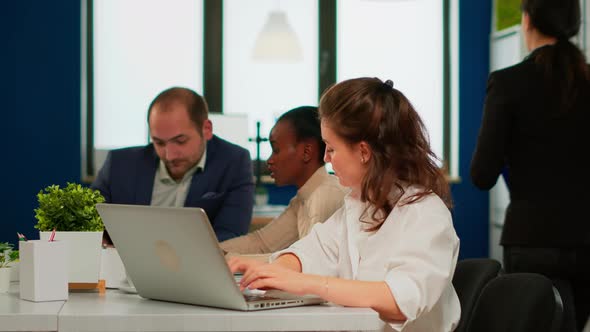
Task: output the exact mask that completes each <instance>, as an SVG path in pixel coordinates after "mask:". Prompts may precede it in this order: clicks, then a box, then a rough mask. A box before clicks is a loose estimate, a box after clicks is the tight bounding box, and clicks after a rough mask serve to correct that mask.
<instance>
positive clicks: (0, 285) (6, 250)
mask: <svg viewBox="0 0 590 332" xmlns="http://www.w3.org/2000/svg"><path fill="white" fill-rule="evenodd" d="M13 248H14V246H13V245H12V243H9V242H0V293H6V292H8V288H9V287H10V279H11V276H12V267H11V266H10V263H11V262H13V261H15V260H17V259H18V251H15V250H13Z"/></svg>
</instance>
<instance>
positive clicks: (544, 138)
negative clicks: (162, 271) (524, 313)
mask: <svg viewBox="0 0 590 332" xmlns="http://www.w3.org/2000/svg"><path fill="white" fill-rule="evenodd" d="M522 11H523V13H522V30H523V33H524V37H525V41H526V45H527V48H528V49H529V51H532V53H531V54H530V55H529V56H528V57H527V58H526V59H525V60H524V61H522V62H521V63H519V64H517V65H515V66H512V67H509V68H506V69H503V70H499V71H496V72H493V73H492V74H491V75H490V77H489V81H488V89H487V98H486V102H485V107H484V114H483V120H482V125H481V129H480V133H479V139H478V143H477V147H476V150H475V153H474V156H473V160H472V163H471V179H472V181H473V183H474V184H475V185H476V186H477V187H479V188H481V189H485V190H488V189H490V188H492V187H493V186H494V184H495V183H496V180H497V178H498V175H499V174H500V172H501V170H502V169H503V168H506V169H507V171H508V179H509V188H510V205H509V206H508V209H507V211H506V218H505V222H504V229H503V231H502V238H501V241H500V244H501V245H502V246H503V247H504V268H505V270H506V271H507V272H509V273H510V272H536V273H541V274H544V275H546V276H548V277H549V278H551V279H553V281H554V285H555V286H556V288H557V289H558V290H559V293H560V295H561V298H562V300H563V303H564V310H565V311H564V314H565V316H564V321H563V322H564V325H563V329H562V330H563V331H576V325H577V330H581V329H582V328H583V326H584V323H585V322H586V320H587V319H588V316H589V314H590V218H589V217H588V213H587V210H586V208H585V206H586V204H588V201H589V198H590V197H589V194H588V189H587V188H588V186H589V185H590V180H589V179H588V177H586V176H585V174H586V173H587V168H588V166H587V162H586V158H587V156H586V153H585V151H587V150H588V138H587V128H586V127H587V125H588V123H590V68H589V66H588V65H587V64H586V60H585V58H584V55H583V53H582V52H581V51H580V50H579V49H578V48H577V47H576V46H575V45H574V44H572V43H571V42H570V41H569V39H570V38H572V37H573V36H575V35H576V34H577V33H578V31H579V29H580V4H579V1H578V0H523V1H522ZM574 308H575V310H574ZM574 316H575V317H574Z"/></svg>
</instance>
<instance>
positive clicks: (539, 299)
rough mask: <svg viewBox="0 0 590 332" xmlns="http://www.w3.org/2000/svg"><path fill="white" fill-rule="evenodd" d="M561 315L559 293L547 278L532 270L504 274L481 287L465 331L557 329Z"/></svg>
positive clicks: (520, 331)
mask: <svg viewBox="0 0 590 332" xmlns="http://www.w3.org/2000/svg"><path fill="white" fill-rule="evenodd" d="M562 315H563V306H562V305H561V297H560V296H559V293H558V292H556V291H555V288H554V287H553V284H552V283H551V280H550V279H548V278H546V277H545V276H543V275H540V274H536V273H511V274H505V275H501V276H498V277H496V278H495V279H493V280H491V281H490V282H489V283H488V284H487V285H486V286H485V287H484V289H483V291H482V293H481V295H480V297H479V299H478V300H477V303H476V304H475V308H474V310H473V315H472V317H471V319H470V321H469V324H468V327H467V331H477V332H529V331H530V332H543V331H547V332H552V331H558V330H559V328H560V326H561V319H562Z"/></svg>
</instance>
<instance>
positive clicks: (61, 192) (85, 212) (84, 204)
mask: <svg viewBox="0 0 590 332" xmlns="http://www.w3.org/2000/svg"><path fill="white" fill-rule="evenodd" d="M37 200H38V202H39V207H38V208H36V209H35V218H36V219H37V224H36V225H35V228H37V229H38V230H40V231H45V232H49V231H52V230H53V229H56V230H57V231H70V232H97V231H102V230H104V224H103V223H102V219H100V216H99V215H98V211H96V207H95V206H96V204H97V203H103V202H104V197H103V196H102V194H101V193H100V192H99V191H98V190H93V189H91V188H88V187H83V186H82V185H80V184H76V183H69V182H68V184H67V186H66V187H65V188H60V187H59V185H51V186H48V187H46V188H45V189H43V190H41V191H39V193H38V194H37Z"/></svg>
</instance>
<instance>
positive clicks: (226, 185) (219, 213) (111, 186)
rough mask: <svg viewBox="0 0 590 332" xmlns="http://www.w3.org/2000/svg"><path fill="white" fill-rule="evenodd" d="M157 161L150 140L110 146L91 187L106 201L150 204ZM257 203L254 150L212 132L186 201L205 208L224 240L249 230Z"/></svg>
mask: <svg viewBox="0 0 590 332" xmlns="http://www.w3.org/2000/svg"><path fill="white" fill-rule="evenodd" d="M159 161H160V159H159V158H158V155H157V154H156V151H155V149H154V147H153V145H152V144H149V145H147V146H142V147H132V148H125V149H118V150H113V151H110V152H109V154H108V156H107V158H106V160H105V163H104V165H103V167H102V169H101V170H100V172H99V173H98V176H97V178H96V180H95V181H94V183H93V184H92V188H94V189H98V190H100V192H101V193H102V194H103V195H104V197H105V199H106V202H107V203H115V204H137V205H150V202H151V199H152V191H153V188H154V176H155V174H156V169H157V168H158V164H159ZM253 205H254V182H253V177H252V163H251V160H250V153H249V152H248V151H247V150H245V149H244V148H241V147H239V146H237V145H235V144H232V143H229V142H227V141H225V140H223V139H221V138H219V137H217V136H213V138H212V139H211V140H209V141H208V142H207V162H206V164H205V169H204V171H202V172H199V173H195V174H194V175H193V178H192V182H191V185H190V189H189V191H188V194H187V197H186V201H185V204H184V206H186V207H200V208H203V209H204V210H205V212H207V216H208V217H209V220H210V221H211V224H212V226H213V230H214V231H215V234H216V235H217V239H218V240H219V241H223V240H227V239H230V238H233V237H236V236H239V235H243V234H246V233H247V232H248V227H249V226H250V221H251V220H252V207H253Z"/></svg>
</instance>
